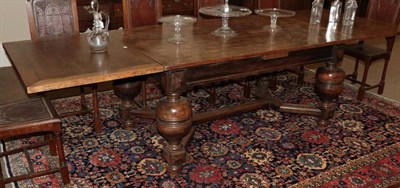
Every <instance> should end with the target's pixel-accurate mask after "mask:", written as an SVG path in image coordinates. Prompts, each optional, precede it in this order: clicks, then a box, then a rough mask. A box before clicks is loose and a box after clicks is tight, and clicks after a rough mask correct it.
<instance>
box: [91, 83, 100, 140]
mask: <svg viewBox="0 0 400 188" xmlns="http://www.w3.org/2000/svg"><path fill="white" fill-rule="evenodd" d="M91 88H92V93H93V94H92V101H93V119H94V128H95V130H96V132H97V133H100V132H101V128H102V126H101V116H100V109H99V100H98V97H97V85H93V86H91Z"/></svg>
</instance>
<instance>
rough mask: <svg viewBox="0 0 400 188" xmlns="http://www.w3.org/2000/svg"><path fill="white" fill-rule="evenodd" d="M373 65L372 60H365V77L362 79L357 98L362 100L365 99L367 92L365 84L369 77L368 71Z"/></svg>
mask: <svg viewBox="0 0 400 188" xmlns="http://www.w3.org/2000/svg"><path fill="white" fill-rule="evenodd" d="M370 65H371V63H370V62H365V68H364V74H363V78H362V81H361V86H360V88H359V89H358V95H357V100H359V101H362V100H363V99H364V94H365V86H366V82H367V77H368V71H369V66H370Z"/></svg>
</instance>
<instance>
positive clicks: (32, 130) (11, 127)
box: [0, 98, 70, 188]
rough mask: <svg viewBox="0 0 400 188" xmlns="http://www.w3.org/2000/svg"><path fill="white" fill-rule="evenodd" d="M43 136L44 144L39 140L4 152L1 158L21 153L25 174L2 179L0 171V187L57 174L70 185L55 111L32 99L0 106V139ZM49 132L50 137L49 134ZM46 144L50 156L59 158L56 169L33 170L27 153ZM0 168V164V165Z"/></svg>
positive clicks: (40, 100)
mask: <svg viewBox="0 0 400 188" xmlns="http://www.w3.org/2000/svg"><path fill="white" fill-rule="evenodd" d="M38 133H42V134H45V138H46V139H45V141H38V142H36V143H33V144H28V145H24V146H22V147H19V148H16V149H12V150H8V151H7V150H3V151H1V152H0V158H2V157H6V156H9V155H12V154H16V153H23V154H24V155H23V156H25V157H26V159H27V160H26V161H27V162H28V165H27V166H28V169H27V173H25V174H21V175H10V177H4V176H3V174H2V172H1V171H0V188H4V187H5V185H6V184H8V183H11V182H16V181H21V180H24V179H31V178H35V177H39V176H44V175H49V174H54V173H57V172H59V173H60V174H61V178H62V181H63V183H64V184H65V185H67V184H69V183H70V178H69V173H68V168H67V164H66V161H65V154H64V150H63V146H62V138H61V134H62V133H61V120H60V119H59V118H58V116H57V114H56V113H55V111H54V109H53V108H52V106H51V105H49V102H48V101H47V100H45V99H44V98H32V99H27V100H22V101H18V102H12V103H8V104H4V105H1V106H0V139H2V140H6V139H15V137H18V136H23V137H25V136H31V134H38ZM49 133H52V134H49ZM45 145H48V146H49V149H50V153H51V154H52V155H58V159H59V165H58V167H49V168H45V169H40V170H37V169H34V167H33V163H32V161H31V160H30V159H31V157H32V156H31V155H30V154H29V152H28V150H30V149H34V148H39V147H42V146H45ZM0 168H1V165H0Z"/></svg>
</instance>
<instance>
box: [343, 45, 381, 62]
mask: <svg viewBox="0 0 400 188" xmlns="http://www.w3.org/2000/svg"><path fill="white" fill-rule="evenodd" d="M344 53H345V54H346V55H349V56H352V57H355V58H357V59H360V60H361V61H363V62H365V63H371V62H373V61H376V60H378V59H385V58H386V57H388V56H389V53H388V52H387V50H386V49H382V48H377V47H374V46H370V45H367V44H356V45H349V46H346V47H345V49H344Z"/></svg>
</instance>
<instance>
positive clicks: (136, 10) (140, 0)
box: [122, 0, 162, 29]
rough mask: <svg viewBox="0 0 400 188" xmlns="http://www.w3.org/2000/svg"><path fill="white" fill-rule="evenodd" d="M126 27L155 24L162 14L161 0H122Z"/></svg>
mask: <svg viewBox="0 0 400 188" xmlns="http://www.w3.org/2000/svg"><path fill="white" fill-rule="evenodd" d="M122 11H123V14H124V28H125V29H134V28H135V27H138V26H146V25H155V24H157V23H158V18H160V17H161V16H162V5H161V0H154V1H149V0H122Z"/></svg>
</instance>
